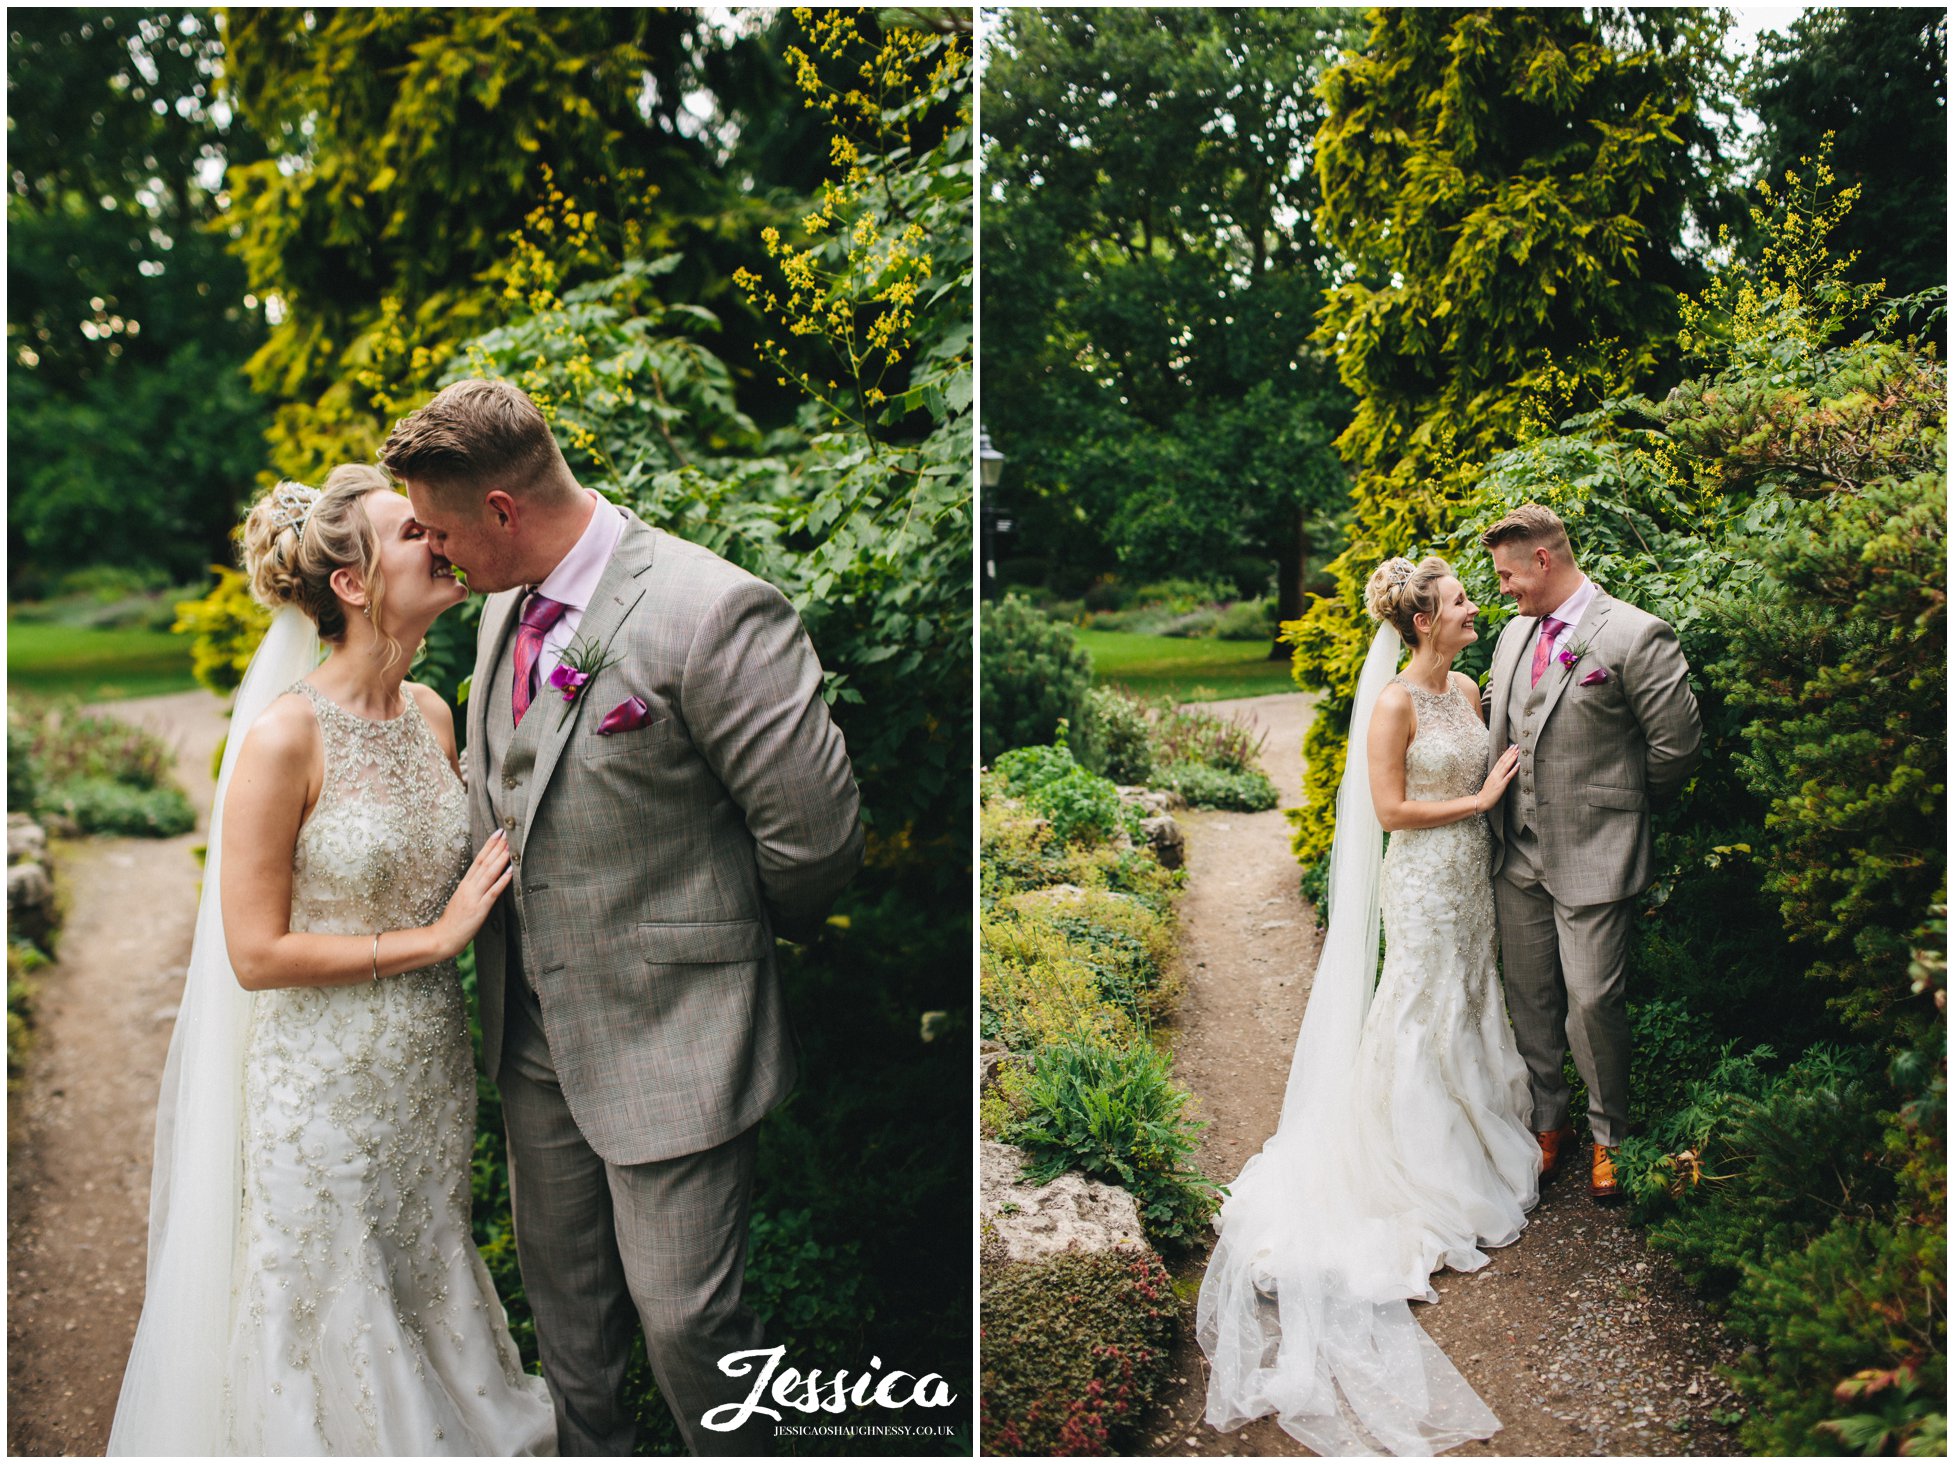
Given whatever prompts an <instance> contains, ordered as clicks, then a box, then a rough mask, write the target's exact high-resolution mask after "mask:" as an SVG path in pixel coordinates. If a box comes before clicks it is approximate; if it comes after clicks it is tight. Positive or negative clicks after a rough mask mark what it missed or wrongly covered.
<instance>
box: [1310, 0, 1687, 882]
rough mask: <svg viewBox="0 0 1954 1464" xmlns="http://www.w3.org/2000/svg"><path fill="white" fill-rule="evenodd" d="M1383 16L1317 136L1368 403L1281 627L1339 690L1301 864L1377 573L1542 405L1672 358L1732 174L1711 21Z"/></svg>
mask: <svg viewBox="0 0 1954 1464" xmlns="http://www.w3.org/2000/svg"><path fill="white" fill-rule="evenodd" d="M1371 14H1372V27H1371V33H1370V36H1369V39H1368V40H1367V42H1366V43H1365V45H1364V47H1363V49H1362V50H1361V51H1359V52H1357V53H1355V54H1352V55H1349V56H1346V57H1345V58H1344V60H1343V61H1342V63H1341V64H1339V65H1338V66H1336V67H1335V68H1333V69H1332V70H1331V71H1330V72H1329V74H1328V75H1327V76H1326V77H1325V78H1324V81H1323V95H1324V98H1325V104H1326V108H1327V116H1326V118H1325V121H1324V124H1323V128H1322V131H1321V133H1320V134H1319V136H1318V139H1317V154H1316V167H1317V174H1318V177H1319V179H1320V181H1321V187H1322V192H1323V209H1322V213H1321V215H1320V224H1321V228H1322V231H1323V234H1324V236H1325V237H1326V239H1327V240H1329V241H1330V242H1331V243H1332V244H1333V245H1334V246H1335V247H1336V249H1337V250H1338V251H1339V253H1340V254H1341V256H1342V258H1343V259H1344V260H1345V261H1346V263H1347V275H1348V277H1347V278H1345V279H1344V280H1343V282H1342V283H1340V284H1339V285H1338V286H1337V288H1336V289H1335V290H1334V291H1333V292H1332V294H1331V295H1330V297H1329V301H1328V304H1327V306H1326V307H1325V309H1324V311H1323V313H1322V317H1321V322H1320V325H1319V328H1318V335H1317V339H1318V340H1319V341H1320V342H1321V343H1323V344H1324V345H1326V346H1328V347H1330V348H1332V349H1333V350H1334V351H1335V354H1336V360H1337V365H1338V369H1339V371H1340V373H1341V375H1342V378H1343V381H1344V383H1345V385H1347V386H1348V387H1349V388H1350V389H1351V391H1353V392H1354V393H1355V394H1356V398H1357V405H1356V413H1355V416H1354V418H1353V420H1352V421H1351V424H1350V426H1349V427H1348V428H1347V429H1346V430H1345V431H1344V433H1343V434H1342V436H1341V437H1339V438H1338V439H1337V446H1338V449H1339V450H1340V451H1341V452H1342V454H1343V456H1344V458H1345V460H1346V461H1347V462H1348V463H1349V464H1350V466H1351V468H1352V469H1353V471H1354V473H1355V476H1356V483H1355V487H1354V489H1353V491H1352V522H1351V525H1350V529H1349V535H1348V541H1347V547H1346V548H1345V549H1344V551H1343V553H1342V554H1341V555H1340V556H1339V557H1338V558H1337V559H1336V560H1335V562H1334V563H1333V564H1332V565H1331V566H1330V572H1331V573H1332V574H1333V575H1334V576H1335V579H1336V593H1335V594H1334V595H1332V596H1329V597H1327V598H1324V599H1320V600H1317V601H1315V602H1314V603H1313V604H1312V605H1311V607H1310V609H1309V612H1308V613H1307V614H1306V615H1305V616H1303V617H1302V619H1301V620H1300V622H1299V623H1296V624H1294V625H1292V626H1289V627H1287V628H1286V629H1287V632H1288V634H1289V636H1290V639H1291V640H1292V642H1293V643H1294V644H1295V646H1296V655H1295V668H1296V677H1297V680H1298V681H1299V682H1300V683H1301V684H1303V685H1304V686H1308V687H1314V688H1320V689H1323V690H1325V691H1327V692H1328V693H1329V696H1328V698H1327V700H1326V703H1325V705H1324V708H1323V709H1322V711H1321V712H1320V713H1319V715H1318V717H1317V718H1316V720H1315V722H1314V723H1313V725H1312V727H1311V730H1310V734H1309V738H1308V741H1307V762H1308V772H1307V775H1306V786H1307V788H1308V791H1309V795H1310V809H1309V811H1308V812H1307V813H1306V814H1305V816H1304V818H1303V820H1302V822H1301V824H1300V826H1299V832H1298V839H1297V848H1298V853H1299V854H1300V855H1301V857H1303V858H1304V859H1305V860H1306V861H1307V860H1312V859H1315V858H1318V857H1321V856H1322V855H1323V854H1324V853H1325V852H1326V851H1327V850H1328V848H1329V842H1330V826H1329V809H1330V807H1331V805H1332V804H1333V802H1334V797H1335V790H1336V785H1337V781H1338V779H1339V778H1340V777H1341V776H1342V771H1343V742H1344V735H1345V729H1346V727H1347V725H1348V702H1347V698H1348V697H1349V695H1350V690H1351V688H1352V687H1353V686H1354V684H1355V681H1356V672H1357V668H1358V666H1359V665H1360V664H1361V662H1362V659H1363V654H1364V641H1365V639H1366V637H1365V633H1364V626H1365V625H1366V623H1367V622H1366V620H1365V617H1364V615H1363V608H1362V607H1363V586H1364V582H1365V580H1366V579H1367V578H1368V577H1369V575H1370V572H1371V570H1372V569H1374V568H1375V567H1376V565H1377V564H1378V562H1379V561H1381V560H1383V559H1385V558H1388V557H1389V556H1391V555H1393V554H1412V555H1416V554H1418V553H1420V552H1423V551H1424V550H1425V549H1426V548H1428V547H1429V546H1431V545H1433V544H1436V543H1439V542H1441V541H1443V540H1445V539H1446V538H1448V537H1449V536H1450V534H1451V533H1452V531H1453V530H1454V529H1455V528H1456V527H1457V525H1458V523H1459V510H1460V502H1461V498H1462V495H1463V491H1464V489H1465V487H1466V485H1467V484H1469V483H1470V482H1471V481H1472V478H1473V477H1474V476H1475V474H1476V472H1477V471H1478V469H1479V468H1480V467H1482V466H1483V465H1484V464H1485V462H1486V461H1487V460H1488V459H1489V458H1490V457H1492V456H1493V454H1495V453H1496V452H1498V451H1500V450H1502V449H1504V448H1507V447H1510V446H1512V445H1513V444H1514V443H1515V442H1517V441H1518V440H1519V439H1520V437H1521V435H1522V434H1523V432H1524V431H1525V429H1526V427H1527V426H1528V425H1529V411H1530V406H1529V404H1530V403H1536V404H1537V403H1538V402H1539V401H1541V400H1546V401H1553V402H1560V403H1567V402H1571V401H1575V400H1579V399H1581V398H1582V397H1584V396H1589V395H1591V394H1592V395H1599V394H1600V392H1601V391H1605V390H1619V389H1623V388H1626V387H1629V386H1631V385H1633V384H1634V383H1637V382H1641V381H1645V380H1647V379H1648V378H1649V376H1650V374H1651V373H1652V372H1653V371H1654V370H1655V369H1656V368H1657V366H1658V365H1659V364H1662V363H1663V362H1665V361H1666V360H1673V358H1674V334H1675V321H1676V300H1677V296H1678V294H1679V292H1681V291H1682V290H1684V289H1686V288H1688V287H1689V286H1691V285H1692V284H1695V283H1697V282H1698V278H1697V275H1696V273H1695V271H1694V269H1693V268H1692V266H1691V265H1690V263H1689V261H1688V259H1687V257H1686V255H1685V252H1684V249H1683V245H1682V237H1683V230H1684V226H1685V224H1686V222H1688V221H1690V220H1692V219H1699V220H1700V219H1704V218H1707V217H1709V216H1710V215H1711V214H1712V213H1713V212H1714V211H1715V209H1716V208H1717V207H1718V184H1719V180H1720V179H1721V177H1722V168H1721V167H1720V166H1719V164H1718V162H1717V158H1716V143H1717V133H1716V129H1715V126H1714V119H1713V115H1712V111H1711V108H1710V106H1709V105H1707V104H1706V93H1709V92H1711V91H1712V77H1713V74H1714V71H1715V68H1716V66H1717V64H1718V63H1717V61H1716V47H1717V44H1718V41H1719V38H1720V35H1721V30H1722V25H1723V22H1722V20H1721V19H1719V18H1717V17H1716V16H1715V15H1711V14H1705V13H1701V12H1687V11H1662V12H1647V11H1611V10H1595V11H1580V10H1465V11H1461V10H1409V9H1398V10H1388V11H1373V12H1371ZM1532 410H1537V405H1536V406H1535V407H1533V408H1532ZM1550 420H1551V419H1550ZM1323 713H1327V714H1323Z"/></svg>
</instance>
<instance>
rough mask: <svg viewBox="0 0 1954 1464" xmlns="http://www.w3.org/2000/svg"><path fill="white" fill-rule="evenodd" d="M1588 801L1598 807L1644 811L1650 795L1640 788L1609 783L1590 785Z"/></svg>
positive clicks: (1636, 811) (1632, 811)
mask: <svg viewBox="0 0 1954 1464" xmlns="http://www.w3.org/2000/svg"><path fill="white" fill-rule="evenodd" d="M1588 802H1589V803H1591V804H1593V805H1594V806H1595V807H1596V808H1620V809H1626V810H1627V811H1628V812H1630V813H1642V812H1644V811H1646V810H1647V808H1648V806H1649V795H1648V794H1647V792H1645V791H1644V790H1643V789H1640V788H1617V787H1613V786H1611V785H1609V784H1607V783H1590V784H1589V785H1588Z"/></svg>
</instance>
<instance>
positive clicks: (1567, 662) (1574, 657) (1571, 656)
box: [1560, 649, 1581, 671]
mask: <svg viewBox="0 0 1954 1464" xmlns="http://www.w3.org/2000/svg"><path fill="white" fill-rule="evenodd" d="M1580 659H1581V657H1580V655H1579V654H1578V653H1577V652H1575V651H1573V650H1571V649H1570V650H1565V651H1562V652H1561V653H1560V663H1561V665H1563V666H1565V667H1567V668H1568V669H1569V670H1570V671H1571V670H1573V669H1574V663H1575V662H1576V661H1578V660H1580Z"/></svg>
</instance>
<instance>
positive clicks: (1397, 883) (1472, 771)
mask: <svg viewBox="0 0 1954 1464" xmlns="http://www.w3.org/2000/svg"><path fill="white" fill-rule="evenodd" d="M1397 683H1398V685H1400V686H1402V687H1403V688H1404V689H1405V690H1406V691H1407V692H1408V693H1409V694H1410V696H1411V705H1412V708H1413V710H1414V711H1415V713H1416V714H1417V719H1418V725H1417V728H1416V730H1415V731H1414V732H1413V733H1412V736H1411V745H1410V746H1409V747H1407V748H1406V749H1405V754H1404V789H1405V796H1406V797H1407V798H1409V799H1411V800H1412V801H1414V802H1418V803H1430V802H1443V801H1445V800H1447V799H1452V798H1470V797H1471V796H1472V795H1473V794H1475V793H1477V792H1478V791H1479V788H1480V785H1481V784H1483V783H1484V782H1485V781H1486V739H1487V732H1486V728H1485V726H1484V725H1483V724H1482V723H1481V722H1480V720H1479V717H1478V715H1477V714H1476V713H1475V712H1474V711H1473V709H1472V704H1471V703H1470V702H1468V701H1467V700H1466V699H1465V697H1464V696H1463V695H1462V694H1461V693H1460V692H1459V691H1458V690H1457V689H1456V688H1452V687H1448V688H1447V689H1446V690H1445V691H1443V692H1433V691H1427V690H1426V689H1425V688H1424V687H1422V686H1419V685H1417V684H1416V683H1414V682H1412V681H1409V680H1407V679H1406V678H1405V677H1402V676H1400V677H1398V678H1397ZM1492 848H1493V835H1492V830H1491V829H1490V828H1489V827H1488V826H1487V824H1486V820H1485V818H1484V816H1483V815H1480V814H1474V815H1472V817H1470V818H1463V819H1459V820H1457V821H1455V822H1453V823H1448V824H1441V825H1439V826H1438V827H1437V828H1433V829H1400V830H1398V831H1397V832H1396V833H1394V834H1392V835H1391V842H1390V844H1389V846H1388V847H1387V848H1386V849H1385V851H1384V875H1383V885H1382V893H1383V900H1384V912H1385V915H1384V920H1385V935H1386V944H1387V946H1388V945H1389V944H1390V943H1391V942H1392V941H1393V940H1395V941H1396V942H1397V943H1398V944H1399V945H1400V946H1401V947H1404V946H1411V945H1415V944H1418V943H1420V942H1422V941H1423V940H1426V939H1429V938H1431V929H1430V927H1431V926H1432V925H1433V924H1434V923H1436V924H1438V925H1441V926H1444V927H1447V929H1448V932H1449V928H1450V926H1451V923H1452V921H1454V920H1456V919H1459V918H1461V917H1462V916H1463V917H1466V923H1467V924H1469V925H1472V926H1474V927H1476V926H1477V925H1478V924H1479V923H1480V917H1481V916H1482V915H1483V917H1484V920H1485V922H1486V924H1487V925H1488V927H1490V925H1491V921H1492ZM1482 907H1483V908H1482ZM1444 938H1446V939H1451V938H1453V937H1452V935H1451V934H1449V933H1448V934H1447V935H1446V936H1445V937H1444Z"/></svg>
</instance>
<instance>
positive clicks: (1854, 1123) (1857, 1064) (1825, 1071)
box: [1623, 1046, 1895, 1296]
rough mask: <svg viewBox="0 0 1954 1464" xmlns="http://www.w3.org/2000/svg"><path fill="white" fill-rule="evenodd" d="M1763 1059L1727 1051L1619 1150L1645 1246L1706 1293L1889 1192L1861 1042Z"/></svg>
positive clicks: (1762, 1052) (1760, 1054)
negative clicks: (1779, 1060) (1783, 1062)
mask: <svg viewBox="0 0 1954 1464" xmlns="http://www.w3.org/2000/svg"><path fill="white" fill-rule="evenodd" d="M1772 1057H1773V1054H1772V1052H1771V1050H1770V1049H1769V1048H1763V1047H1761V1048H1757V1049H1755V1050H1753V1051H1751V1052H1749V1053H1746V1054H1743V1055H1741V1056H1739V1055H1736V1054H1727V1055H1726V1056H1724V1057H1723V1058H1722V1059H1721V1060H1720V1061H1719V1062H1718V1063H1717V1064H1716V1065H1715V1067H1714V1068H1712V1069H1711V1071H1710V1073H1709V1075H1708V1076H1707V1077H1704V1078H1702V1079H1699V1080H1698V1081H1696V1082H1694V1083H1691V1084H1689V1085H1688V1087H1687V1089H1686V1090H1685V1093H1684V1101H1683V1105H1682V1106H1681V1107H1680V1108H1678V1109H1677V1110H1675V1111H1674V1112H1672V1113H1670V1114H1668V1115H1666V1116H1665V1117H1663V1118H1662V1119H1660V1120H1659V1121H1657V1122H1655V1123H1653V1124H1651V1125H1650V1126H1649V1129H1648V1131H1647V1133H1646V1134H1644V1135H1642V1136H1640V1137H1638V1138H1633V1139H1630V1140H1629V1141H1628V1143H1627V1144H1625V1145H1624V1146H1623V1149H1624V1161H1625V1167H1626V1168H1627V1169H1628V1170H1629V1171H1630V1173H1631V1175H1632V1179H1631V1186H1632V1189H1633V1193H1634V1196H1635V1198H1636V1200H1637V1203H1638V1209H1639V1210H1640V1212H1641V1214H1642V1215H1643V1216H1644V1217H1645V1218H1648V1219H1651V1220H1653V1221H1654V1222H1655V1223H1654V1224H1653V1226H1652V1227H1651V1229H1650V1232H1649V1244H1650V1245H1651V1246H1653V1247H1655V1248H1656V1249H1658V1250H1663V1251H1667V1252H1669V1253H1670V1254H1671V1255H1673V1256H1674V1257H1675V1259H1676V1263H1677V1266H1678V1268H1679V1269H1680V1270H1681V1271H1682V1272H1683V1274H1684V1275H1685V1276H1687V1277H1688V1278H1689V1279H1690V1280H1691V1281H1692V1282H1693V1283H1694V1284H1696V1285H1698V1286H1700V1287H1703V1288H1704V1289H1705V1290H1707V1291H1709V1292H1710V1293H1711V1294H1712V1295H1719V1296H1721V1295H1727V1294H1729V1293H1730V1292H1731V1291H1732V1290H1733V1289H1734V1288H1735V1287H1736V1285H1737V1283H1738V1282H1739V1281H1740V1280H1741V1279H1742V1278H1743V1276H1744V1274H1745V1268H1746V1267H1747V1266H1748V1265H1750V1264H1752V1263H1754V1262H1755V1261H1756V1260H1757V1258H1758V1257H1760V1256H1767V1255H1773V1256H1782V1255H1788V1254H1790V1253H1793V1252H1796V1251H1799V1250H1802V1249H1803V1248H1804V1247H1805V1246H1806V1245H1807V1244H1809V1243H1810V1242H1811V1241H1812V1240H1813V1239H1814V1238H1816V1237H1817V1236H1818V1235H1819V1234H1820V1233H1821V1232H1822V1231H1823V1230H1824V1229H1825V1228H1826V1227H1827V1226H1828V1225H1830V1224H1831V1223H1832V1222H1833V1221H1834V1219H1836V1218H1840V1217H1858V1218H1865V1219H1870V1218H1872V1217H1873V1216H1874V1215H1876V1214H1877V1213H1878V1212H1879V1211H1880V1209H1881V1208H1882V1207H1884V1206H1886V1205H1889V1204H1890V1203H1891V1202H1892V1200H1893V1197H1894V1193H1895V1183H1894V1177H1893V1174H1892V1172H1891V1170H1890V1169H1888V1168H1887V1167H1885V1166H1883V1165H1882V1164H1881V1163H1880V1162H1879V1161H1880V1156H1881V1153H1882V1151H1883V1146H1884V1141H1883V1138H1882V1134H1883V1125H1882V1113H1881V1108H1882V1104H1883V1101H1884V1100H1885V1099H1886V1098H1887V1096H1888V1095H1887V1094H1886V1093H1884V1092H1882V1091H1881V1089H1882V1088H1883V1086H1884V1085H1883V1084H1878V1083H1877V1082H1876V1081H1875V1079H1874V1077H1873V1068H1872V1063H1871V1060H1870V1056H1869V1054H1868V1053H1867V1052H1866V1051H1865V1049H1863V1048H1840V1047H1831V1046H1819V1047H1814V1048H1812V1049H1811V1050H1810V1051H1809V1052H1807V1053H1806V1054H1805V1055H1804V1056H1803V1057H1802V1058H1800V1059H1799V1060H1798V1061H1797V1062H1795V1063H1793V1064H1791V1066H1790V1067H1788V1068H1785V1069H1784V1070H1783V1071H1781V1072H1776V1073H1774V1072H1772V1071H1771V1066H1770V1065H1771V1060H1772ZM1682 1154H1689V1155H1691V1156H1692V1158H1691V1159H1689V1160H1678V1159H1676V1158H1675V1157H1674V1156H1678V1155H1682ZM1696 1171H1700V1173H1701V1175H1702V1176H1703V1177H1702V1179H1701V1180H1700V1181H1696V1182H1692V1179H1691V1175H1692V1173H1693V1172H1696Z"/></svg>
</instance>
